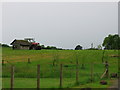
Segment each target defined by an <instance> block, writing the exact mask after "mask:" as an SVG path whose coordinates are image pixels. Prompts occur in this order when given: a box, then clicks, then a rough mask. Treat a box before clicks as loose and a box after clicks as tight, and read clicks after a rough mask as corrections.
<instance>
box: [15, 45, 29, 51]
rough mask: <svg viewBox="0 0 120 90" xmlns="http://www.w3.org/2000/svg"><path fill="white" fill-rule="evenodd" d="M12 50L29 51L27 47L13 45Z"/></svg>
mask: <svg viewBox="0 0 120 90" xmlns="http://www.w3.org/2000/svg"><path fill="white" fill-rule="evenodd" d="M13 49H18V50H19V49H22V50H29V46H20V45H14V48H13Z"/></svg>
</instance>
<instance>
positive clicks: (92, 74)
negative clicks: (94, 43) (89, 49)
mask: <svg viewBox="0 0 120 90" xmlns="http://www.w3.org/2000/svg"><path fill="white" fill-rule="evenodd" d="M93 68H94V63H91V82H93V77H94V72H93Z"/></svg>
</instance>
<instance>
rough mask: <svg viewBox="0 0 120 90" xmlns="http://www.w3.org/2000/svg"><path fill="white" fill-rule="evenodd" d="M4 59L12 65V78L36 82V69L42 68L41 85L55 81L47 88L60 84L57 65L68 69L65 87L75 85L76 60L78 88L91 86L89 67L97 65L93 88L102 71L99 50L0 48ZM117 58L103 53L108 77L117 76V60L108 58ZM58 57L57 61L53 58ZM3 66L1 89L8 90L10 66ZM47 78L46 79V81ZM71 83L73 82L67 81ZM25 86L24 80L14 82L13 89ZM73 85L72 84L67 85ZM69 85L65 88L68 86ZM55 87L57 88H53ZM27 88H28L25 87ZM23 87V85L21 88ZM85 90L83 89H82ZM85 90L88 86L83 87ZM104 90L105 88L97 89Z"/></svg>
mask: <svg viewBox="0 0 120 90" xmlns="http://www.w3.org/2000/svg"><path fill="white" fill-rule="evenodd" d="M2 53H3V56H2V57H3V59H4V60H5V61H9V63H10V64H14V65H15V78H23V77H24V78H26V79H28V78H29V79H30V80H31V81H32V82H35V80H36V79H35V77H36V69H37V68H36V65H37V64H41V77H42V79H43V82H42V83H43V87H44V83H46V84H47V83H50V82H49V81H50V80H55V81H53V82H55V84H53V85H51V84H47V85H46V84H45V85H46V87H58V86H59V85H58V83H59V64H60V63H64V65H68V67H65V66H64V67H63V70H64V71H63V76H64V83H66V84H65V86H64V87H71V86H72V85H74V83H75V68H76V67H75V65H74V64H75V63H76V59H78V60H79V64H80V65H79V77H80V78H79V79H80V84H83V85H84V84H85V85H87V84H86V83H89V82H90V67H91V63H93V62H94V63H96V64H95V65H94V82H95V83H96V84H95V83H94V84H93V85H91V86H93V87H95V86H96V87H98V86H99V83H98V84H97V82H98V81H99V80H100V78H99V77H100V76H101V74H102V73H103V71H104V65H103V64H102V61H101V57H102V53H103V51H102V50H81V51H74V50H12V49H11V48H3V50H2ZM112 54H118V52H117V51H113V50H109V51H105V58H104V60H108V61H109V64H110V73H112V72H117V71H118V70H117V69H118V66H117V65H118V58H114V57H110V56H109V55H112ZM56 56H57V57H56ZM28 58H30V59H31V64H28V63H27V59H28ZM53 58H58V61H57V66H56V67H53V65H52V62H53ZM9 63H6V64H5V65H4V66H3V77H4V78H5V79H3V83H4V84H3V87H8V86H9V85H7V84H8V82H9V77H10V64H9ZM83 63H84V64H85V69H81V64H83ZM81 77H82V78H81ZM46 78H47V79H46ZM53 78H54V79H53ZM70 79H73V80H70ZM19 81H20V82H23V81H24V82H25V80H24V79H23V80H22V79H16V86H15V87H20V86H19V85H18V84H17V82H19ZM70 81H72V82H70ZM67 83H68V84H67ZM34 84H36V83H32V85H30V86H31V87H35V85H34ZM56 84H57V85H56ZM26 85H27V84H26ZM23 87H24V85H23ZM84 87H85V86H84ZM86 87H87V86H86ZM99 87H106V86H99Z"/></svg>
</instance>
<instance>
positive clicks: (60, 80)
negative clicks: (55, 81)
mask: <svg viewBox="0 0 120 90" xmlns="http://www.w3.org/2000/svg"><path fill="white" fill-rule="evenodd" d="M62 78H63V76H62V64H60V88H62Z"/></svg>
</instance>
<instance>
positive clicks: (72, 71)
mask: <svg viewBox="0 0 120 90" xmlns="http://www.w3.org/2000/svg"><path fill="white" fill-rule="evenodd" d="M29 65H30V63H29V64H28V66H29ZM28 66H27V67H28ZM45 66H46V65H45ZM49 66H50V67H51V68H52V70H50V68H47V70H46V71H45V70H42V67H41V65H39V64H38V65H37V67H36V70H35V68H34V71H36V74H34V75H33V77H34V76H36V78H37V79H36V88H41V84H42V81H41V79H42V78H59V86H58V87H60V88H62V87H63V85H64V83H63V79H64V78H65V79H66V82H69V81H67V79H68V78H75V84H77V85H78V84H79V83H80V82H82V81H83V80H82V78H83V77H84V76H85V75H86V76H87V77H88V78H89V82H87V83H92V82H94V79H95V76H96V77H98V78H99V80H100V76H98V74H95V72H94V70H95V68H94V67H95V64H94V63H91V64H89V66H87V67H85V66H84V65H83V64H78V63H77V64H76V65H72V64H71V65H70V64H60V65H57V66H54V67H53V66H52V64H49ZM5 67H6V66H5ZM46 67H48V66H46ZM83 67H85V68H83ZM86 68H87V69H86ZM23 69H25V68H24V67H23ZM28 69H29V70H30V68H28ZM103 69H104V68H103ZM103 69H102V73H103ZM20 70H21V69H19V67H15V66H13V65H12V66H11V71H10V72H11V75H10V76H11V81H10V83H11V86H10V87H11V89H13V88H14V85H15V82H14V81H15V77H19V74H17V73H19V71H20ZM80 70H82V73H81V72H80ZM96 71H97V70H96ZM20 72H21V71H20ZM50 72H51V73H50ZM26 73H27V72H26ZM32 73H35V72H32ZM102 73H100V72H99V74H101V75H102ZM16 74H17V76H16ZM24 74H25V73H24ZM27 75H30V74H29V73H28V74H27ZM27 75H26V76H27ZM3 76H4V75H3ZM26 76H24V77H26ZM31 76H32V75H31ZM20 77H22V76H20ZM52 83H53V82H52Z"/></svg>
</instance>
